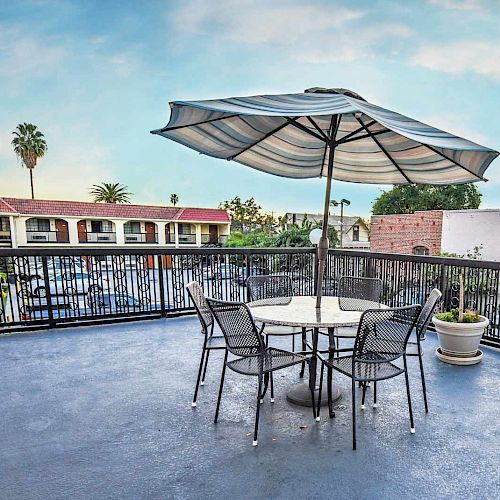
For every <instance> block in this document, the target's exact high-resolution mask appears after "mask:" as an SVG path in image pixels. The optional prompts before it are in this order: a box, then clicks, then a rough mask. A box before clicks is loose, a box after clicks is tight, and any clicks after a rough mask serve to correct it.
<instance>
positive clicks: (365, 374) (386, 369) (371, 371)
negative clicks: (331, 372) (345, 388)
mask: <svg viewBox="0 0 500 500" xmlns="http://www.w3.org/2000/svg"><path fill="white" fill-rule="evenodd" d="M325 364H326V365H327V366H330V367H331V368H333V369H335V370H337V371H339V372H340V373H343V374H344V375H347V376H348V377H351V376H352V374H353V369H354V377H355V378H356V380H357V381H358V382H366V381H369V382H373V381H377V380H385V379H388V378H392V377H395V376H397V375H401V374H402V373H403V372H404V370H403V369H402V368H400V367H399V366H397V365H395V364H394V363H391V362H390V361H387V360H386V359H385V358H384V357H382V356H380V357H379V359H378V361H377V360H375V359H374V360H373V361H372V362H369V363H366V362H362V361H357V362H355V363H354V364H353V357H352V356H341V357H339V358H331V359H326V360H325Z"/></svg>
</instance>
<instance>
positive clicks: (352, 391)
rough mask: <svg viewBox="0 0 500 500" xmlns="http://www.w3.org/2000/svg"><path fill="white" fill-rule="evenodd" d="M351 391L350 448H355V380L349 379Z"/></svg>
mask: <svg viewBox="0 0 500 500" xmlns="http://www.w3.org/2000/svg"><path fill="white" fill-rule="evenodd" d="M351 393H352V396H351V397H352V449H353V450H355V449H356V382H355V381H354V379H351Z"/></svg>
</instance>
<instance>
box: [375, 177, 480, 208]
mask: <svg viewBox="0 0 500 500" xmlns="http://www.w3.org/2000/svg"><path fill="white" fill-rule="evenodd" d="M481 197H482V194H481V193H480V192H479V190H478V189H477V187H476V186H475V185H474V184H458V185H448V186H430V185H424V184H420V185H408V186H393V187H392V189H390V190H388V191H384V192H382V194H381V195H380V196H379V197H378V198H377V199H376V200H375V201H374V202H373V205H372V213H373V214H374V215H389V214H412V213H414V212H416V211H417V210H459V209H465V208H478V207H479V205H480V204H481Z"/></svg>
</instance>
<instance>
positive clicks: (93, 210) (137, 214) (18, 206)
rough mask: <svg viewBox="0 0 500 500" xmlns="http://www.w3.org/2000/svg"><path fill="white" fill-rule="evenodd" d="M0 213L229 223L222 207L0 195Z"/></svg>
mask: <svg viewBox="0 0 500 500" xmlns="http://www.w3.org/2000/svg"><path fill="white" fill-rule="evenodd" d="M0 212H7V213H19V214H23V215H47V216H58V215H59V216H65V215H66V216H73V217H104V218H119V219H159V220H185V221H192V222H205V221H206V222H229V221H230V219H229V216H228V214H227V212H226V211H225V210H220V209H215V208H175V207H161V206H155V205H129V204H115V203H89V202H84V201H58V200H30V199H24V198H6V197H3V198H0Z"/></svg>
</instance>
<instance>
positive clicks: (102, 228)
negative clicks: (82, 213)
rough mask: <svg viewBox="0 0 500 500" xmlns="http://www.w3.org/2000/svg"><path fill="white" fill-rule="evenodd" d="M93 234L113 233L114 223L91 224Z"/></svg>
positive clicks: (99, 221)
mask: <svg viewBox="0 0 500 500" xmlns="http://www.w3.org/2000/svg"><path fill="white" fill-rule="evenodd" d="M90 227H91V228H92V232H93V233H112V232H113V223H112V222H111V221H109V220H93V221H91V222H90Z"/></svg>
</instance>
